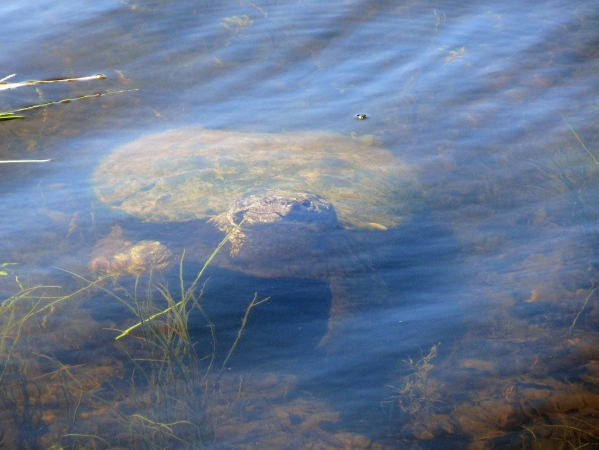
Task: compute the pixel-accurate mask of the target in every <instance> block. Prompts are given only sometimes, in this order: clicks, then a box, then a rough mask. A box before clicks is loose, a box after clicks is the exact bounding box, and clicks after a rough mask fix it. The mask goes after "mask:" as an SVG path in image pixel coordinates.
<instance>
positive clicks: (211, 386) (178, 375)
mask: <svg viewBox="0 0 599 450" xmlns="http://www.w3.org/2000/svg"><path fill="white" fill-rule="evenodd" d="M228 238H229V235H227V236H226V237H225V239H223V241H222V242H221V244H220V245H219V246H218V247H217V249H216V250H215V251H214V253H213V254H212V255H211V256H210V258H209V259H208V261H207V262H206V264H205V265H204V266H203V268H202V270H201V271H200V272H199V273H198V275H197V276H196V278H195V279H194V280H193V281H192V282H191V283H189V284H188V282H186V280H185V279H184V277H183V258H181V261H180V264H179V280H178V282H179V289H178V291H180V295H179V296H177V298H175V297H174V296H173V295H172V293H171V290H170V289H169V286H168V285H167V284H166V283H162V284H159V283H155V279H156V274H155V273H154V270H153V267H152V265H151V264H150V266H149V268H148V269H147V270H146V271H145V272H143V273H141V274H139V275H138V276H137V277H136V278H135V282H134V283H133V287H132V288H130V289H126V288H125V285H126V283H123V282H119V281H118V280H117V279H116V278H114V277H113V276H101V277H98V278H97V279H88V278H89V277H83V276H82V275H77V274H72V275H73V276H74V277H75V278H77V279H78V280H80V281H83V282H84V286H83V287H82V288H80V289H78V290H76V291H75V292H73V293H71V294H69V295H50V294H51V293H53V292H55V290H56V289H60V287H59V286H37V287H34V288H30V289H25V288H23V287H22V286H20V285H19V286H20V288H21V290H20V292H19V293H17V294H15V295H14V296H12V297H11V298H10V299H8V300H7V301H5V302H4V303H3V304H2V305H0V357H1V358H2V359H1V362H2V365H1V366H0V402H1V404H2V405H3V406H4V408H5V410H10V411H12V415H13V419H12V422H11V424H10V425H9V424H8V423H6V426H7V430H8V431H7V432H6V433H5V435H4V438H3V440H2V441H3V443H6V444H8V445H13V444H18V446H19V447H20V448H21V447H22V448H30V447H36V446H45V447H48V446H49V445H48V441H49V440H50V441H52V442H54V443H55V442H57V441H58V442H59V443H58V444H56V445H57V446H58V447H56V448H59V447H62V446H68V447H70V448H96V447H97V446H100V447H107V446H121V447H126V448H149V449H154V448H202V447H203V446H204V445H207V444H210V443H212V442H213V441H214V439H215V436H216V429H217V427H218V424H219V421H221V420H224V417H225V415H226V411H227V408H224V409H223V407H222V406H223V405H222V404H219V401H220V400H219V383H220V382H221V377H222V375H223V373H224V370H225V368H226V365H227V363H228V361H229V360H230V358H231V355H232V354H233V352H234V350H235V348H236V346H237V344H238V342H239V340H240V338H241V335H242V332H243V330H244V328H245V326H246V323H247V320H248V317H249V315H250V312H251V310H252V309H253V308H254V307H255V306H258V305H259V304H261V303H263V302H265V301H267V300H268V298H266V299H262V300H258V296H257V294H255V295H254V298H253V300H252V301H251V302H250V303H249V305H248V307H247V309H246V311H245V314H244V315H243V317H242V320H241V325H240V328H239V330H238V333H237V338H236V339H235V341H234V342H233V344H232V345H231V347H230V348H229V351H228V354H227V355H226V357H224V358H223V360H222V362H218V360H217V358H218V357H217V351H216V349H217V345H216V344H217V343H216V332H215V329H216V327H215V325H214V323H213V322H212V321H211V320H210V318H209V317H208V316H207V314H206V313H205V311H204V309H203V308H202V305H201V303H200V299H201V297H202V295H203V292H204V287H205V283H203V284H201V283H200V281H201V280H202V279H203V274H204V271H205V270H206V268H207V266H208V265H209V264H210V262H211V261H212V259H213V258H214V257H215V255H216V254H217V253H218V251H220V249H221V248H222V246H223V245H224V244H225V243H226V241H227V240H228ZM69 273H70V272H69ZM97 291H100V292H103V293H105V294H108V295H110V296H112V297H113V298H116V299H118V300H119V301H121V302H122V303H123V304H124V305H126V306H127V308H129V310H130V311H131V312H133V314H134V315H135V317H136V318H137V323H136V324H135V325H133V326H132V327H129V328H128V329H127V330H125V331H123V332H122V333H121V334H120V335H119V336H117V340H116V341H115V344H116V346H117V347H118V348H120V349H121V350H122V352H123V355H124V356H125V357H126V360H127V361H128V363H126V366H128V367H129V375H128V376H127V379H128V380H129V382H128V383H127V386H124V387H123V386H122V384H123V383H121V389H120V390H117V391H110V392H108V391H104V390H103V389H101V388H100V385H101V381H98V382H97V383H93V382H91V381H90V380H89V379H86V378H83V377H86V376H87V377H89V373H91V374H92V376H93V374H94V372H93V369H89V372H85V370H83V371H80V372H77V370H75V368H74V367H73V366H67V365H64V364H63V363H61V362H60V361H59V360H57V359H56V358H54V357H53V356H52V355H41V354H37V353H35V351H36V349H35V348H30V349H29V352H27V350H26V349H27V348H28V345H27V342H26V339H23V335H24V332H25V330H26V329H27V327H29V326H32V327H38V331H39V328H40V327H41V328H43V324H44V322H45V320H46V319H47V315H48V314H51V313H52V312H53V311H54V308H55V307H56V306H57V305H58V304H59V303H61V302H65V301H66V300H69V299H73V298H75V297H77V296H79V295H81V294H83V293H87V294H88V295H89V293H90V292H91V293H93V292H97ZM193 311H199V312H200V314H201V316H202V317H203V318H204V320H205V322H206V324H207V326H208V329H209V330H210V336H211V343H210V345H208V346H207V347H205V348H197V346H196V345H195V343H194V342H193V340H192V338H191V336H190V332H189V329H188V323H189V317H190V314H191V313H192V312H193ZM29 347H31V345H29ZM41 361H44V362H45V366H44V367H42V363H41ZM217 363H218V364H217ZM92 381H93V380H92ZM90 386H91V387H90ZM48 398H52V399H53V400H52V401H53V405H52V406H51V408H52V411H50V412H48V406H46V405H45V404H44V399H48ZM220 403H222V402H220ZM217 409H218V413H216V412H215V411H216V410H217ZM0 413H1V414H2V416H3V417H5V416H6V411H0ZM44 414H46V418H45V419H44V420H43V419H42V416H43V415H44ZM48 417H52V418H53V419H52V421H51V423H52V425H51V426H50V429H49V426H48V421H49V419H48ZM92 417H93V418H94V419H93V420H86V419H91V418H92ZM1 428H3V426H2V427H0V434H1V433H2V430H1ZM11 429H12V430H13V431H14V430H19V432H18V433H17V434H16V435H15V433H14V432H11V431H10V430H11ZM21 431H22V433H21ZM19 433H21V435H19Z"/></svg>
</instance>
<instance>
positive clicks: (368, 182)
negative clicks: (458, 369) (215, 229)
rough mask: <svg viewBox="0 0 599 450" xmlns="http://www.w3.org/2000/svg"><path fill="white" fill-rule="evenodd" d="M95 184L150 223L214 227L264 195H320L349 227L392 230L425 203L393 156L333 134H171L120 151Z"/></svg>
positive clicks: (107, 199) (103, 195) (103, 196)
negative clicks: (249, 198)
mask: <svg viewBox="0 0 599 450" xmlns="http://www.w3.org/2000/svg"><path fill="white" fill-rule="evenodd" d="M93 181H94V185H95V190H96V193H97V196H98V197H99V199H100V200H101V201H102V202H103V203H105V204H107V205H109V206H110V207H112V208H115V209H118V210H121V211H124V212H126V213H129V214H132V215H135V216H137V217H139V218H141V219H142V220H144V221H150V222H172V221H175V222H185V221H190V220H197V219H210V218H213V217H216V216H218V215H220V214H223V213H226V212H227V210H228V209H229V208H230V205H231V204H232V202H234V201H235V200H236V199H238V198H240V197H241V196H242V195H243V194H245V193H247V192H250V191H254V190H256V189H260V190H264V191H266V190H281V191H288V192H293V191H299V192H312V193H315V194H318V195H320V196H322V197H323V198H324V199H326V200H328V201H329V202H331V203H332V204H333V205H334V208H335V211H336V214H337V219H338V222H339V224H340V225H341V226H342V227H344V228H374V229H386V228H392V227H396V226H398V225H399V224H401V223H402V222H403V221H404V220H405V219H406V218H407V217H409V216H410V213H411V211H412V209H413V207H414V199H415V198H417V197H418V196H419V188H418V185H417V182H416V177H415V175H414V173H413V172H412V171H411V170H410V168H409V167H408V166H407V165H406V164H405V163H404V162H402V161H401V160H400V159H398V158H396V157H394V156H393V155H392V154H391V153H390V152H389V151H387V150H384V149H382V148H379V147H376V146H368V145H364V144H362V143H361V142H360V141H359V140H354V139H351V138H347V137H343V136H340V135H337V134H333V133H325V132H289V133H280V134H271V133H245V132H235V131H223V130H208V129H202V128H186V129H177V130H170V131H165V132H162V133H158V134H154V135H151V136H146V137H141V138H139V139H137V140H135V141H133V142H130V143H128V144H125V145H123V146H121V147H119V148H117V149H116V150H115V151H114V152H112V153H111V154H110V155H109V156H108V158H107V159H106V160H105V161H104V162H103V163H102V164H101V165H100V166H99V167H98V169H97V170H96V171H95V173H94V180H93Z"/></svg>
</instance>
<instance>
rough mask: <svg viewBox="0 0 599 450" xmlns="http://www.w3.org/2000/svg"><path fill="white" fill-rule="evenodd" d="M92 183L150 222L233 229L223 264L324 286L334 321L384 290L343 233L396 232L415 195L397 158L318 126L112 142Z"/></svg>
mask: <svg viewBox="0 0 599 450" xmlns="http://www.w3.org/2000/svg"><path fill="white" fill-rule="evenodd" d="M94 184H95V189H96V193H97V195H98V197H99V199H100V200H101V201H102V202H103V203H105V204H107V205H109V206H111V207H112V208H114V209H117V210H121V211H124V212H127V213H130V214H133V215H135V216H137V217H139V218H141V219H142V220H144V221H150V222H185V221H191V220H197V219H203V220H206V219H209V220H210V222H211V223H213V224H215V225H216V226H218V228H219V229H220V230H221V231H224V232H229V231H232V230H235V231H234V233H233V234H232V236H231V237H230V241H231V243H232V246H231V250H230V257H229V258H222V257H221V258H220V260H218V259H217V262H218V263H219V264H220V265H223V266H226V267H227V268H231V269H234V270H238V271H242V272H246V273H249V274H252V275H256V276H261V277H283V276H292V277H299V278H318V279H324V280H326V281H328V282H329V286H330V288H331V292H332V295H333V298H332V306H331V308H332V310H331V317H340V316H341V312H342V311H344V310H347V309H348V307H349V306H350V305H351V303H352V302H354V301H355V302H358V301H362V300H363V298H364V296H373V295H374V291H376V290H378V286H374V287H373V285H372V283H367V284H366V285H365V283H364V279H365V278H364V276H363V275H367V274H370V272H371V270H370V269H369V268H368V267H367V266H366V265H365V264H364V263H362V262H361V261H360V258H358V257H356V255H355V254H354V253H353V252H352V241H351V239H348V238H347V236H346V231H345V230H348V229H369V230H372V232H373V233H375V232H376V233H380V232H381V230H387V229H389V228H394V227H397V226H399V225H400V224H401V223H402V222H404V221H405V220H407V219H408V218H409V217H410V215H411V214H412V208H413V206H414V204H415V199H417V198H418V196H419V193H418V185H417V182H416V178H415V176H414V174H413V173H412V171H411V170H410V169H409V168H408V167H407V165H406V164H404V163H403V162H402V161H400V160H398V159H397V158H395V157H394V156H393V155H392V154H391V153H389V152H388V151H386V150H383V149H380V148H377V147H371V146H366V145H362V144H361V143H360V142H359V141H356V140H352V139H349V138H345V137H342V136H339V135H335V134H331V133H323V132H293V133H285V134H268V133H242V132H231V131H216V130H206V129H184V130H173V131H166V132H163V133H159V134H155V135H152V136H148V137H142V138H140V139H138V140H136V141H133V142H131V143H129V144H126V145H124V146H122V147H119V148H117V149H116V150H115V151H114V152H113V153H112V154H111V155H109V157H108V159H107V160H106V161H105V162H104V163H103V164H101V165H100V166H99V168H98V169H97V170H96V172H95V174H94ZM242 221H243V224H242V225H241V227H240V228H236V227H237V226H238V225H239V224H240V223H241V222H242ZM332 326H334V325H333V321H330V322H329V332H330V330H331V327H332ZM329 334H330V333H329Z"/></svg>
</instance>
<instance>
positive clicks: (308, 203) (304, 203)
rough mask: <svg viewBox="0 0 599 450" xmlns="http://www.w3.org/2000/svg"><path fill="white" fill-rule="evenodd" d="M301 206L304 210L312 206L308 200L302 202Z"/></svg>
mask: <svg viewBox="0 0 599 450" xmlns="http://www.w3.org/2000/svg"><path fill="white" fill-rule="evenodd" d="M301 205H302V206H303V207H305V208H308V207H310V206H312V202H311V201H310V200H304V201H303V202H302V203H301Z"/></svg>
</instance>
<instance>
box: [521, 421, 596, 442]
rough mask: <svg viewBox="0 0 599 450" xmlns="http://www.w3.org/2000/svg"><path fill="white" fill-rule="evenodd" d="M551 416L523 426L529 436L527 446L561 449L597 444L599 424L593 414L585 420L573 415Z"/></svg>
mask: <svg viewBox="0 0 599 450" xmlns="http://www.w3.org/2000/svg"><path fill="white" fill-rule="evenodd" d="M551 416H553V417H551ZM551 416H550V417H546V418H545V419H543V420H542V421H539V422H537V423H536V424H534V425H531V426H524V427H523V428H524V430H525V431H526V433H527V435H528V437H529V439H528V442H527V445H528V448H532V449H534V450H538V449H543V448H553V449H559V450H561V449H580V448H596V447H597V446H599V426H598V424H597V420H596V418H595V417H592V416H593V414H591V417H589V418H586V420H585V419H583V418H580V417H576V416H575V415H568V416H566V415H564V414H552V415H551ZM593 422H594V423H593ZM525 441H526V440H525Z"/></svg>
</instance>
